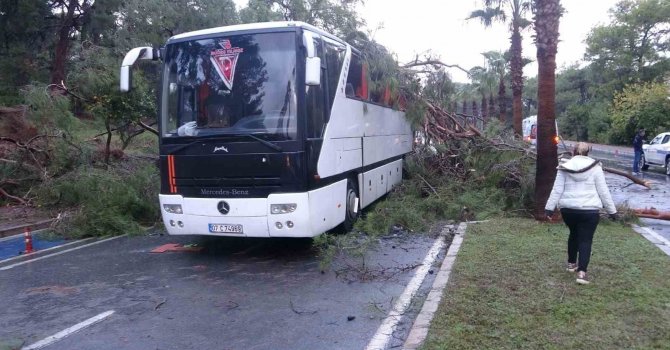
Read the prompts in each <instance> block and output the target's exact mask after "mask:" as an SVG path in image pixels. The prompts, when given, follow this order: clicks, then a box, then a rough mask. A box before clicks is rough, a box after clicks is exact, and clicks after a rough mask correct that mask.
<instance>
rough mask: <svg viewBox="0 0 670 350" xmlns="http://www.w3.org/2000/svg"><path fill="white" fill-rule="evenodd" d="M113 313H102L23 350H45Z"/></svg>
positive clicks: (110, 311)
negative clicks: (44, 348) (43, 349)
mask: <svg viewBox="0 0 670 350" xmlns="http://www.w3.org/2000/svg"><path fill="white" fill-rule="evenodd" d="M113 313H114V310H109V311H106V312H103V313H101V314H100V315H97V316H93V317H91V318H89V319H88V320H86V321H83V322H80V323H77V324H76V325H74V326H72V327H70V328H66V329H64V330H62V331H60V332H58V333H56V334H54V335H52V336H50V337H46V338H44V339H42V340H40V341H38V342H37V343H33V344H30V345H28V346H25V347H22V348H21V350H36V349H41V348H43V347H45V346H47V345H51V344H53V343H55V342H57V341H59V340H61V339H63V338H65V337H67V336H68V335H71V334H73V333H75V332H78V331H80V330H82V329H84V328H86V327H89V326H92V325H94V324H96V323H98V322H100V321H102V320H104V319H105V318H107V317H109V316H111V315H112V314H113Z"/></svg>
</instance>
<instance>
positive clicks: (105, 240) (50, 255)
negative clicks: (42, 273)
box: [0, 235, 125, 271]
mask: <svg viewBox="0 0 670 350" xmlns="http://www.w3.org/2000/svg"><path fill="white" fill-rule="evenodd" d="M124 236H125V235H123V236H116V237H110V238H106V239H103V240H100V241H95V242H93V243H89V244H84V245H80V246H78V247H74V248H71V249H66V250H63V251H60V252H57V253H53V254H49V255H44V256H40V257H38V258H35V259H30V260H26V261H22V262H18V263H16V264H12V265H7V266H3V267H0V271H6V270H9V269H13V268H15V267H17V266H21V265H25V264H30V263H32V262H35V261H39V260H42V259H46V258H50V257H52V256H57V255H61V254H65V253H69V252H72V251H75V250H79V249H82V248H86V247H90V246H94V245H96V244H100V243H104V242H109V241H111V240H113V239H117V238H121V237H124Z"/></svg>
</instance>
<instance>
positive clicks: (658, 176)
mask: <svg viewBox="0 0 670 350" xmlns="http://www.w3.org/2000/svg"><path fill="white" fill-rule="evenodd" d="M614 151H618V152H616V153H615V152H614ZM589 155H590V156H591V157H593V158H596V159H600V160H601V161H602V162H603V164H605V165H606V166H608V167H612V168H615V169H620V170H624V171H632V167H633V157H632V154H631V153H630V147H614V146H606V147H601V146H600V145H593V150H592V151H591V153H590V154H589ZM605 177H606V180H607V184H608V186H609V188H610V192H611V193H612V199H614V201H615V202H616V203H617V204H625V205H628V206H629V207H630V208H638V209H643V208H651V207H654V208H656V209H658V210H661V211H670V176H666V175H665V174H664V173H663V169H662V168H660V167H650V168H649V170H648V171H644V172H642V175H640V178H642V179H645V180H649V181H651V182H652V189H651V190H650V189H647V188H645V187H643V186H639V185H635V184H631V181H630V180H628V179H626V178H624V177H621V176H618V175H613V174H609V173H605ZM641 222H642V224H643V225H644V226H647V227H650V228H651V229H653V230H654V231H656V232H658V233H659V234H660V235H661V236H663V237H665V238H666V239H670V222H668V221H664V220H654V219H641Z"/></svg>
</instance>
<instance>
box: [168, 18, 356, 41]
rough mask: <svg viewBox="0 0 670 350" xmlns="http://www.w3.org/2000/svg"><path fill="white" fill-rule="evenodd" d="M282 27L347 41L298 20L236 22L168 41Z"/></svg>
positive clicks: (186, 34)
mask: <svg viewBox="0 0 670 350" xmlns="http://www.w3.org/2000/svg"><path fill="white" fill-rule="evenodd" d="M281 28H303V29H307V30H309V31H311V32H314V33H317V34H319V35H321V36H325V37H328V38H330V39H333V40H336V41H338V42H341V43H343V44H344V43H345V42H344V40H342V39H340V38H338V37H336V36H335V35H333V34H330V33H328V32H325V31H323V30H322V29H319V28H317V27H315V26H313V25H311V24H308V23H305V22H297V21H288V22H262V23H249V24H236V25H232V26H225V27H216V28H209V29H202V30H196V31H193V32H188V33H182V34H177V35H175V36H173V37H171V38H170V39H168V42H171V41H183V40H184V39H188V38H192V37H193V38H195V37H200V36H205V35H212V34H222V33H228V32H241V31H254V30H263V29H281Z"/></svg>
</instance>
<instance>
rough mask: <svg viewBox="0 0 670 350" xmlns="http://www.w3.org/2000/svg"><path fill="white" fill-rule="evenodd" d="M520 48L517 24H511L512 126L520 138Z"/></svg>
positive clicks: (521, 91)
mask: <svg viewBox="0 0 670 350" xmlns="http://www.w3.org/2000/svg"><path fill="white" fill-rule="evenodd" d="M521 50H522V48H521V33H519V24H518V23H513V31H512V47H511V54H512V59H511V62H510V73H511V75H512V125H513V126H514V133H515V134H516V135H517V136H518V137H522V135H523V134H522V130H521V119H522V115H523V105H522V103H521V95H522V94H523V66H522V51H521Z"/></svg>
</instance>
